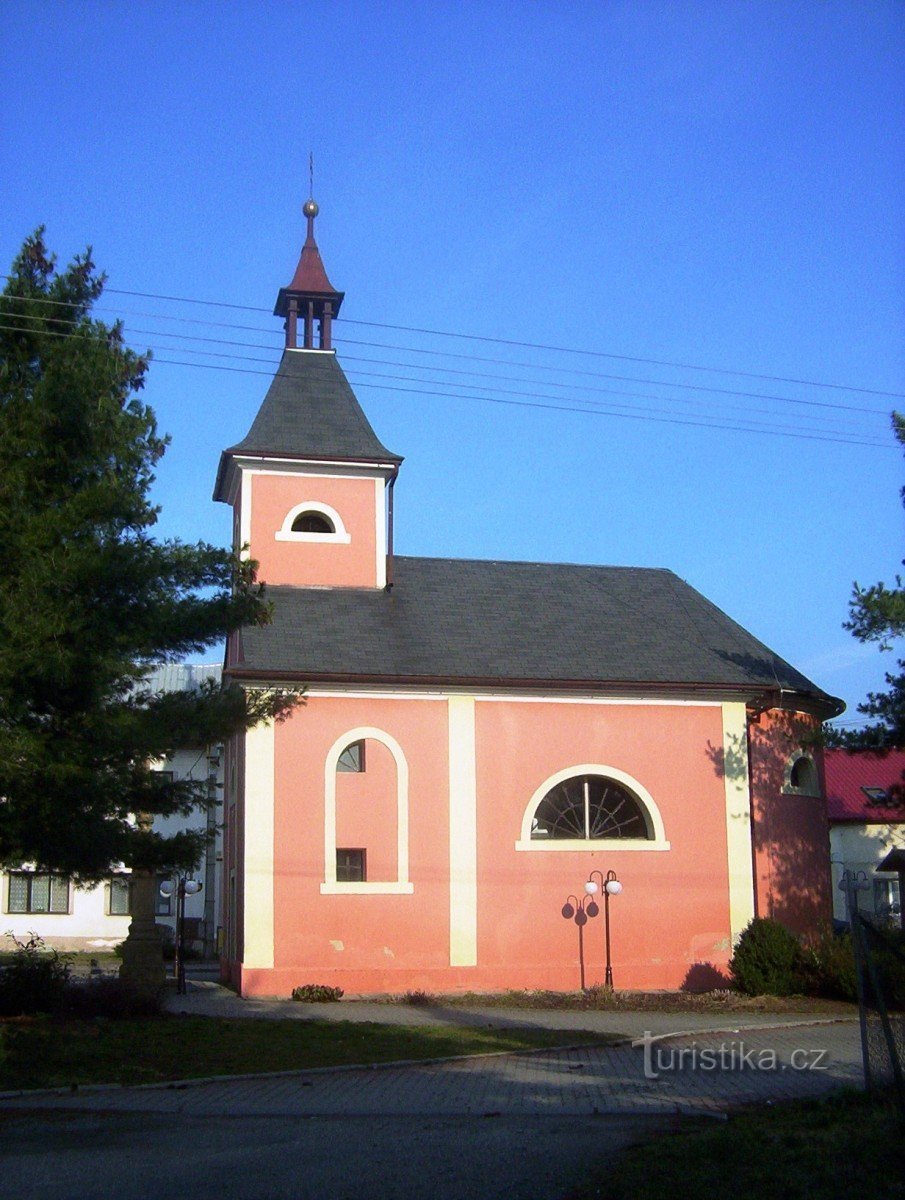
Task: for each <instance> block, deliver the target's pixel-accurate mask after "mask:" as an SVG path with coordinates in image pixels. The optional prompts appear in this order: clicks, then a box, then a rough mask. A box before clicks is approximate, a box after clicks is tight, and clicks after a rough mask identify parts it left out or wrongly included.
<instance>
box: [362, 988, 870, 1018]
mask: <svg viewBox="0 0 905 1200" xmlns="http://www.w3.org/2000/svg"><path fill="white" fill-rule="evenodd" d="M371 998H372V999H374V1000H376V1001H384V1002H386V1003H391V1004H414V1005H418V1006H422V1007H425V1008H429V1007H439V1008H444V1007H448V1008H533V1009H566V1010H568V1009H572V1010H577V1011H583V1012H588V1011H593V1012H676V1013H679V1012H709V1013H720V1012H727V1013H746V1012H769V1013H823V1014H830V1015H838V1016H851V1015H853V1014H857V1012H858V1006H857V1005H856V1004H849V1003H848V1002H847V1001H845V1000H824V999H821V998H819V997H815V996H745V995H743V994H742V993H741V992H730V991H725V992H698V993H695V992H615V991H613V990H612V989H611V988H605V987H599V986H594V987H590V988H588V989H587V990H586V991H584V992H552V991H542V990H536V991H532V990H523V991H509V992H450V993H433V992H404V993H402V994H401V995H397V996H383V997H378V996H375V997H371Z"/></svg>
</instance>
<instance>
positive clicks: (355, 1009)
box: [166, 980, 856, 1038]
mask: <svg viewBox="0 0 905 1200" xmlns="http://www.w3.org/2000/svg"><path fill="white" fill-rule="evenodd" d="M188 987H189V990H188V992H187V994H186V995H184V996H178V995H176V993H175V992H170V993H168V995H167V999H166V1008H167V1011H168V1012H171V1013H188V1014H190V1015H193V1016H212V1017H248V1018H252V1019H257V1020H286V1019H290V1020H296V1021H373V1022H374V1023H375V1024H378V1025H460V1026H472V1027H478V1028H484V1029H486V1028H487V1027H488V1026H492V1027H494V1028H497V1029H498V1028H510V1029H511V1028H522V1029H538V1028H540V1029H562V1030H564V1031H568V1030H570V1029H571V1030H582V1031H589V1032H591V1033H612V1034H618V1035H619V1036H621V1037H625V1038H640V1037H643V1036H644V1034H645V1033H652V1034H655V1035H661V1034H672V1035H675V1034H681V1033H699V1032H712V1031H717V1032H724V1031H725V1032H737V1031H740V1030H743V1029H772V1028H787V1027H789V1026H797V1025H824V1024H835V1023H837V1022H838V1021H840V1020H844V1021H848V1020H851V1021H855V1020H856V1016H854V1015H853V1016H852V1017H851V1018H847V1017H846V1018H840V1017H838V1016H833V1015H823V1014H820V1013H802V1014H788V1013H763V1012H751V1013H739V1012H726V1013H720V1012H707V1013H668V1012H647V1011H635V1012H613V1011H609V1010H598V1011H579V1010H575V1009H531V1008H498V1007H496V1006H490V1005H488V1006H487V1007H486V1008H480V1007H477V1008H473V1007H468V1008H459V1007H458V1006H456V1005H448V1006H443V1005H420V1004H419V1005H414V1004H382V1003H379V1002H377V1001H369V1000H341V1001H340V1002H339V1003H338V1004H301V1003H298V1002H297V1001H294V1000H261V999H248V1000H243V999H241V998H240V997H239V996H237V995H236V994H235V992H232V991H230V990H229V989H228V988H225V987H223V986H222V985H220V984H219V983H215V982H213V981H209V980H190V981H189V985H188Z"/></svg>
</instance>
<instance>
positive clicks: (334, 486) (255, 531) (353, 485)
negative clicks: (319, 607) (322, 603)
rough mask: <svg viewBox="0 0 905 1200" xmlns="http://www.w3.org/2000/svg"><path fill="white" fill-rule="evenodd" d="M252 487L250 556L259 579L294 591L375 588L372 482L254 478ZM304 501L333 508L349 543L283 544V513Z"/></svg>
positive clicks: (374, 525)
mask: <svg viewBox="0 0 905 1200" xmlns="http://www.w3.org/2000/svg"><path fill="white" fill-rule="evenodd" d="M249 484H250V486H251V538H250V546H251V549H252V556H253V557H254V558H256V559H257V561H258V564H259V567H258V578H259V579H262V580H264V581H265V582H266V583H272V584H294V585H296V586H298V587H309V586H319V587H375V586H376V585H377V524H376V522H377V514H376V495H377V493H376V490H375V485H374V480H373V478H371V479H367V478H361V479H358V478H332V477H329V476H317V475H314V476H300V475H254V476H250V477H247V478H246V480H245V481H244V486H248V485H249ZM303 501H319V502H320V503H321V504H326V505H329V506H330V507H331V508H333V509H335V510H336V512H338V513H339V515H340V517H341V518H342V522H343V525H344V526H345V529H346V532H347V533H348V534H349V535H350V538H351V541H350V542H349V543H348V544H347V545H344V544H342V543H337V542H285V541H277V540H276V537H275V535H276V533H277V530H279V529H280V528H281V526H282V524H283V520H284V518H285V516H286V514H287V513H288V512H289V511H290V510H291V509H292V508H294V507H295V506H296V505H297V504H300V503H302V502H303Z"/></svg>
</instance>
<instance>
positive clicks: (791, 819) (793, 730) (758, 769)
mask: <svg viewBox="0 0 905 1200" xmlns="http://www.w3.org/2000/svg"><path fill="white" fill-rule="evenodd" d="M817 728H818V726H817V722H816V720H814V719H812V718H809V717H806V716H803V715H801V714H797V713H791V712H782V711H780V710H775V709H774V710H771V711H770V712H769V713H768V714H761V716H760V717H759V718H758V719H755V720H754V721H752V722H751V723H750V724H749V730H750V741H751V752H750V756H749V752H748V742H747V739H746V738H745V736H744V735H736V736H730V737H728V738H727V744H726V747H725V749H724V747H723V746H715V745H713V743H711V742H708V743H707V747H706V752H707V756H708V758H709V759H710V762H711V764H712V766H713V769H714V772H715V774H716V775H717V776H718V777H719V778H721V779H727V780H729V781H731V782H733V783H736V784H738V785H739V786H740V787H743V786H744V784H745V781H746V779H748V780H749V784H750V796H751V815H752V819H753V822H754V829H753V842H754V848H755V851H756V860H755V871H756V894H757V913H758V916H761V917H773V918H774V919H775V920H777V921H781V922H782V924H783V925H786V926H788V927H789V928H790V929H793V930H795V931H796V932H800V933H810V934H813V933H816V932H817V931H818V930H819V929H820V927H821V926H822V925H824V924H826V923H828V922H829V920H830V919H831V915H832V891H831V880H830V846H829V826H828V823H827V817H826V805H825V802H824V799H823V789H822V774H823V773H822V771H820V772H819V776H820V777H821V787H819V788H817V789H816V792H817V793H819V794H814V795H806V794H803V793H802V792H801V791H799V790H794V789H790V787H789V786H788V778H787V772H788V768H789V764H790V762H791V761H792V759H793V758H794V757H795V756H796V755H800V754H801V753H802V751H804V752H805V753H807V754H809V755H812V756H814V755H815V748H814V736H815V732H816V730H817ZM733 820H736V821H740V820H746V817H743V816H736V817H734V818H733Z"/></svg>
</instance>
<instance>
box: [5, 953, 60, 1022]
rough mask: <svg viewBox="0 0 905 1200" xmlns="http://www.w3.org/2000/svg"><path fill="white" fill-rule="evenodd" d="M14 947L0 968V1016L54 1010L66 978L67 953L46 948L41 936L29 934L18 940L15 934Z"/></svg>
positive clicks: (54, 1011) (56, 1007) (53, 1011)
mask: <svg viewBox="0 0 905 1200" xmlns="http://www.w3.org/2000/svg"><path fill="white" fill-rule="evenodd" d="M7 937H10V938H12V940H13V942H14V943H15V946H16V949H15V951H14V952H13V954H12V956H11V959H10V961H9V962H7V964H6V965H5V966H4V967H2V968H0V1016H4V1017H19V1016H24V1015H26V1014H30V1013H57V1012H59V1011H60V1008H61V1006H62V1003H63V993H64V991H65V989H66V985H67V983H68V981H69V974H70V966H69V956H68V955H65V954H60V952H59V951H58V950H48V949H47V946H46V944H45V942H44V939H43V938H42V937H39V936H38V935H37V934H36V933H31V934H29V937H28V940H27V941H25V942H22V941H20V940H19V939H18V938H17V937H16V935H15V934H14V933H9V934H7Z"/></svg>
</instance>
